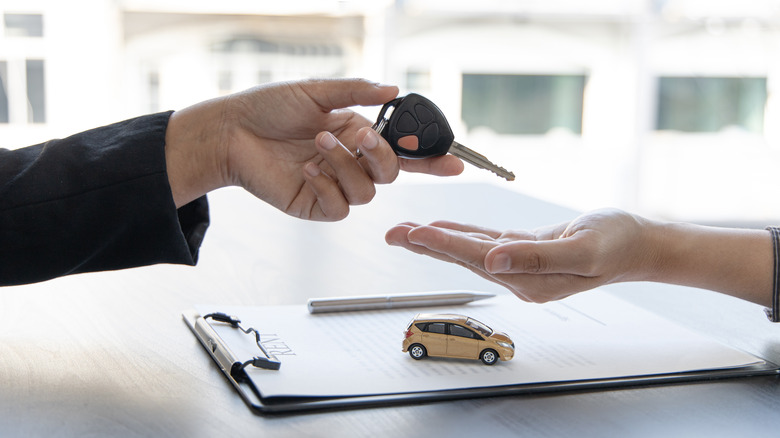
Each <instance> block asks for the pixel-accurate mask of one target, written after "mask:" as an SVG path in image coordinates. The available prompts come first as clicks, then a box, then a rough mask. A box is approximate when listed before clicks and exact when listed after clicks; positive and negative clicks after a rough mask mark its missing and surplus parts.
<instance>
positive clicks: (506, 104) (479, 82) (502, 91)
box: [461, 74, 585, 135]
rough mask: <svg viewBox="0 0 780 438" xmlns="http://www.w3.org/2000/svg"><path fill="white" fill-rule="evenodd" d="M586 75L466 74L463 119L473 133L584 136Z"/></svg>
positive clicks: (464, 79) (464, 78) (464, 77)
mask: <svg viewBox="0 0 780 438" xmlns="http://www.w3.org/2000/svg"><path fill="white" fill-rule="evenodd" d="M584 92H585V76H582V75H489V74H464V75H463V103H462V110H461V116H462V118H463V121H464V122H465V123H466V126H467V127H468V129H469V130H472V129H475V128H479V127H486V128H489V129H491V130H493V131H495V132H496V133H497V134H526V135H542V134H546V133H547V132H548V131H550V130H553V129H565V130H568V131H570V132H572V133H575V134H581V133H582V101H583V95H584Z"/></svg>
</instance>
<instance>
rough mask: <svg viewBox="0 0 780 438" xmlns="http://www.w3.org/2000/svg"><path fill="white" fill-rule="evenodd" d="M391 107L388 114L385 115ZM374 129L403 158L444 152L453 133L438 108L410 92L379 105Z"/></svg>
mask: <svg viewBox="0 0 780 438" xmlns="http://www.w3.org/2000/svg"><path fill="white" fill-rule="evenodd" d="M391 109H392V112H391V113H390V117H386V116H385V115H386V114H387V112H388V111H390V110H391ZM374 129H375V130H376V131H377V132H378V133H379V135H381V136H382V137H384V139H385V140H387V142H388V143H390V146H392V148H393V150H394V151H395V153H396V154H398V155H399V156H402V157H406V158H427V157H435V156H439V155H444V154H446V153H447V151H449V150H450V146H451V145H452V142H453V141H454V140H455V135H454V134H453V133H452V129H451V128H450V124H449V123H447V119H446V118H445V117H444V114H442V112H441V110H440V109H439V107H437V106H436V105H435V104H434V103H433V102H431V101H430V100H428V99H427V98H425V97H423V96H420V95H419V94H415V93H410V94H407V95H406V96H404V97H399V98H397V99H393V100H391V101H390V102H387V103H386V104H384V106H382V109H381V111H380V112H379V117H378V118H377V120H376V124H374Z"/></svg>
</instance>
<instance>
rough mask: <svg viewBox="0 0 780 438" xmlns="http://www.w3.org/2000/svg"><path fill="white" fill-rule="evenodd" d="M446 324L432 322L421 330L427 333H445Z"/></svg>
mask: <svg viewBox="0 0 780 438" xmlns="http://www.w3.org/2000/svg"><path fill="white" fill-rule="evenodd" d="M445 328H446V325H445V324H444V323H443V322H432V323H430V324H428V326H427V327H425V329H424V330H423V331H425V332H428V333H439V334H444V333H445Z"/></svg>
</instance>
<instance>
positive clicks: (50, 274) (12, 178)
mask: <svg viewBox="0 0 780 438" xmlns="http://www.w3.org/2000/svg"><path fill="white" fill-rule="evenodd" d="M170 115H171V113H170V112H167V113H160V114H153V115H148V116H143V117H139V118H135V119H131V120H127V121H124V122H120V123H116V124H113V125H109V126H105V127H102V128H97V129H93V130H90V131H86V132H83V133H80V134H76V135H73V136H71V137H68V138H65V139H61V140H52V141H48V142H46V143H42V144H39V145H36V146H30V147H27V148H23V149H18V150H12V151H9V150H3V149H0V285H14V284H25V283H33V282H38V281H43V280H48V279H50V278H54V277H59V276H63V275H68V274H75V273H81V272H90V271H103V270H113V269H122V268H130V267H136V266H143V265H151V264H155V263H179V264H189V265H194V264H195V263H196V262H197V257H198V249H199V248H200V244H201V242H202V241H203V237H204V235H205V232H206V228H207V227H208V224H209V222H208V221H209V212H208V201H207V200H206V197H205V196H204V197H202V198H200V199H198V200H196V201H193V202H192V203H190V204H188V205H185V206H184V207H182V208H180V209H178V210H177V209H176V207H175V205H174V202H173V197H172V195H171V189H170V185H169V183H168V175H167V172H166V166H165V130H166V128H167V126H168V119H169V117H170Z"/></svg>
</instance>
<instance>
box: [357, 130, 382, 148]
mask: <svg viewBox="0 0 780 438" xmlns="http://www.w3.org/2000/svg"><path fill="white" fill-rule="evenodd" d="M378 144H379V140H378V139H377V138H376V134H375V133H374V132H373V131H368V132H367V133H366V135H365V136H364V137H363V140H361V142H360V147H361V148H362V149H366V150H372V149H374V148H375V147H376V145H378Z"/></svg>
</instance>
